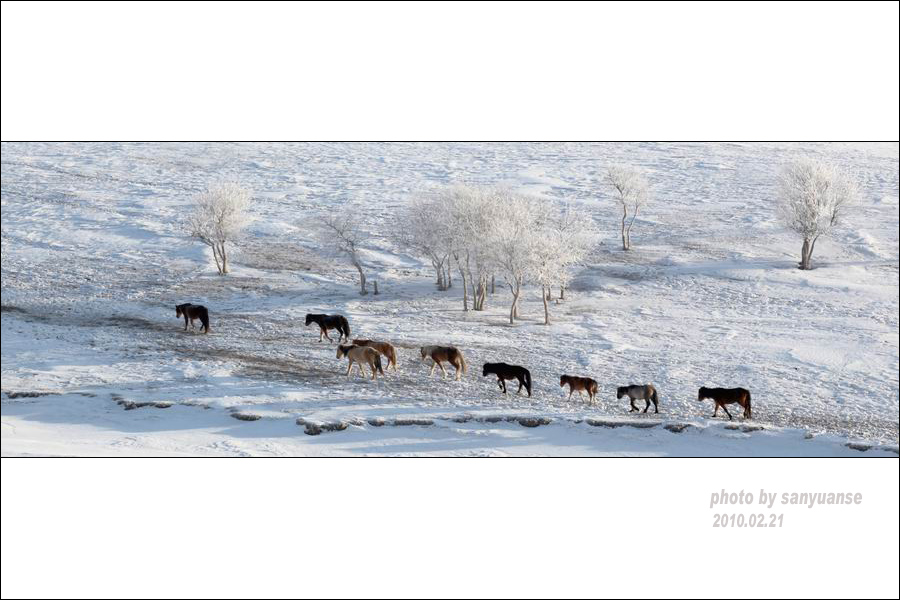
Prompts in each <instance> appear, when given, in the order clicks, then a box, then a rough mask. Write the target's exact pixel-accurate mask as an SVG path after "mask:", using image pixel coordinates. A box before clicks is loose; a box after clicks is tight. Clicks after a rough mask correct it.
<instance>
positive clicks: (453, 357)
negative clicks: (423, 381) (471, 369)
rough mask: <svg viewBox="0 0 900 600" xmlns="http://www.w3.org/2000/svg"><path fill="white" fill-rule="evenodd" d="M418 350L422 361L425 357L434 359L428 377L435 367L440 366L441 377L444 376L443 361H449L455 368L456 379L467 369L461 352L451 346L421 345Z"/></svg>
mask: <svg viewBox="0 0 900 600" xmlns="http://www.w3.org/2000/svg"><path fill="white" fill-rule="evenodd" d="M419 352H421V354H422V362H425V359H426V358H430V359H431V360H433V361H434V364H432V365H431V372H430V373H429V374H428V375H429V377H430V376H432V375H434V368H435V367H440V368H441V378H444V377H446V376H447V371H445V370H444V365H443V364H442V363H445V362H448V363H450V364H451V365H453V368H454V369H456V380H457V381H459V378H460V376H461V375H462V374H463V373H465V372H466V370H467V367H466V359H465V357H464V356H463V353H462V352H460V351H459V350H458V349H457V348H454V347H453V346H422V347H421V348H419Z"/></svg>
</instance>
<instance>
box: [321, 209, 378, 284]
mask: <svg viewBox="0 0 900 600" xmlns="http://www.w3.org/2000/svg"><path fill="white" fill-rule="evenodd" d="M320 223H321V225H320V228H319V231H318V237H319V240H320V241H321V242H322V243H323V244H325V245H326V246H328V247H330V248H332V249H333V250H334V251H336V252H338V253H340V254H343V255H344V256H346V257H347V258H348V259H349V260H350V264H352V265H353V266H354V267H355V268H356V270H357V272H358V273H359V293H360V294H361V295H363V296H365V295H366V294H368V293H369V290H368V288H367V287H366V273H365V271H363V264H362V258H361V257H360V250H361V248H362V245H363V244H364V243H365V241H366V239H367V238H368V237H369V236H368V234H367V233H366V232H365V231H364V230H363V228H362V223H361V221H360V219H359V218H358V217H357V211H356V210H355V209H354V208H353V207H347V208H345V209H344V210H339V211H335V212H330V213H328V214H326V215H324V216H323V217H322V218H321V219H320Z"/></svg>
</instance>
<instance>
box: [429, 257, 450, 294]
mask: <svg viewBox="0 0 900 600" xmlns="http://www.w3.org/2000/svg"><path fill="white" fill-rule="evenodd" d="M431 266H433V267H434V272H435V274H436V275H437V289H438V290H440V291H444V290H445V289H447V288H445V287H444V267H443V266H441V265H439V264H438V262H437V261H436V260H432V261H431Z"/></svg>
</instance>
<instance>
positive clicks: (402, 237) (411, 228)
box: [395, 193, 453, 291]
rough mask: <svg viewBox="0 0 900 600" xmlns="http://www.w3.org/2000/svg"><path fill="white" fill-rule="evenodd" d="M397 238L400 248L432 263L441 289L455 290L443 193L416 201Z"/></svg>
mask: <svg viewBox="0 0 900 600" xmlns="http://www.w3.org/2000/svg"><path fill="white" fill-rule="evenodd" d="M395 237H396V239H397V241H398V242H399V243H400V245H401V246H403V247H404V248H406V249H408V250H410V251H411V252H413V253H415V254H417V255H419V256H423V257H425V258H427V259H428V260H429V261H431V266H432V267H434V272H435V275H436V280H437V281H436V283H437V288H438V289H439V290H442V291H443V290H447V289H450V287H452V285H453V278H452V277H451V264H450V262H451V261H450V257H451V246H452V234H451V232H450V228H449V225H448V223H447V211H446V204H445V202H444V195H443V194H441V193H430V194H426V195H420V196H417V197H415V198H413V199H412V200H411V201H410V203H409V204H408V205H407V206H406V208H405V209H404V210H403V212H402V215H401V218H400V220H399V222H398V231H397V232H396V235H395Z"/></svg>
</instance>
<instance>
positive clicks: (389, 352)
mask: <svg viewBox="0 0 900 600" xmlns="http://www.w3.org/2000/svg"><path fill="white" fill-rule="evenodd" d="M353 345H354V346H368V347H369V348H375V349H376V350H378V351H379V352H380V353H381V354H382V355H384V357H385V358H386V359H387V361H388V369H390V368H391V367H393V368H394V373H396V372H397V349H396V348H394V347H393V346H392V345H391V344H389V343H387V342H375V341H372V340H361V339H358V340H353Z"/></svg>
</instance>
